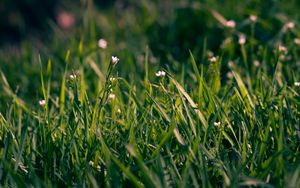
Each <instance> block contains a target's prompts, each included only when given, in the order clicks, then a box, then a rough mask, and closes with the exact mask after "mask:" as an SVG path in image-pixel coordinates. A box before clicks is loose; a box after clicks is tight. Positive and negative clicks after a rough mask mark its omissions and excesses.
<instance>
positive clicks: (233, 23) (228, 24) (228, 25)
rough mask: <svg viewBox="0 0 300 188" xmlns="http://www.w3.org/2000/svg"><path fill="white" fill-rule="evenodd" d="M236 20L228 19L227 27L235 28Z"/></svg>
mask: <svg viewBox="0 0 300 188" xmlns="http://www.w3.org/2000/svg"><path fill="white" fill-rule="evenodd" d="M235 25H236V24H235V21H233V20H228V21H227V22H226V27H229V28H235Z"/></svg>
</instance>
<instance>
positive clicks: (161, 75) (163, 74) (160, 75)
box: [155, 71, 166, 77]
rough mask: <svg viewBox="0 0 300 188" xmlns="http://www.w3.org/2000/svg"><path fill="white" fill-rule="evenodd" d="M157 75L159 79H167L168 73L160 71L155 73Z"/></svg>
mask: <svg viewBox="0 0 300 188" xmlns="http://www.w3.org/2000/svg"><path fill="white" fill-rule="evenodd" d="M155 75H156V76H157V77H165V76H166V72H165V71H158V72H157V73H155Z"/></svg>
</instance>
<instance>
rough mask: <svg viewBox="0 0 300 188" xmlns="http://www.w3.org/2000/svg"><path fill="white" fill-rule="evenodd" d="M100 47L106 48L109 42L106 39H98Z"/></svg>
mask: <svg viewBox="0 0 300 188" xmlns="http://www.w3.org/2000/svg"><path fill="white" fill-rule="evenodd" d="M98 47H99V48H102V49H105V48H106V47H107V42H106V40H105V39H99V40H98Z"/></svg>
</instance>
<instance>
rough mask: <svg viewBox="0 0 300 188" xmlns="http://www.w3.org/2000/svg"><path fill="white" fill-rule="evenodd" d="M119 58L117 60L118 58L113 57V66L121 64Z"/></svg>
mask: <svg viewBox="0 0 300 188" xmlns="http://www.w3.org/2000/svg"><path fill="white" fill-rule="evenodd" d="M119 60H120V59H119V58H117V57H116V56H111V63H112V64H113V65H116V64H117V63H118V62H119Z"/></svg>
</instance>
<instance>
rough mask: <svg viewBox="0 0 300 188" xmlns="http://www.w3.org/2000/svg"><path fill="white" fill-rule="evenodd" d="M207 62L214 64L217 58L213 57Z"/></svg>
mask: <svg viewBox="0 0 300 188" xmlns="http://www.w3.org/2000/svg"><path fill="white" fill-rule="evenodd" d="M209 61H210V62H211V63H215V62H217V58H216V57H214V56H213V57H211V58H209Z"/></svg>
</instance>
